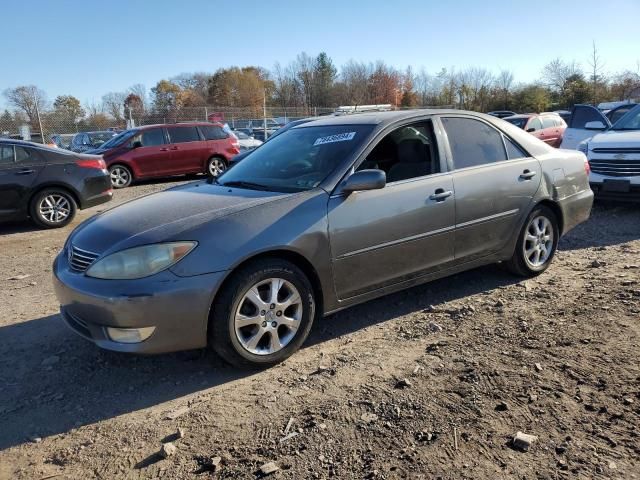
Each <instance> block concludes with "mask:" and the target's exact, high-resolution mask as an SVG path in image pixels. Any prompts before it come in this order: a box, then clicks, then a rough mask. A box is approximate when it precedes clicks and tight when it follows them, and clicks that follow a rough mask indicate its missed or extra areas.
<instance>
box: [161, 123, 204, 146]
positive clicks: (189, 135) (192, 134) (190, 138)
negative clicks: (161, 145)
mask: <svg viewBox="0 0 640 480" xmlns="http://www.w3.org/2000/svg"><path fill="white" fill-rule="evenodd" d="M169 138H170V139H171V143H186V142H199V141H200V135H199V134H198V129H197V128H196V127H173V128H169Z"/></svg>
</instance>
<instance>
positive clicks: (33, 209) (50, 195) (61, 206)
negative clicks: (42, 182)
mask: <svg viewBox="0 0 640 480" xmlns="http://www.w3.org/2000/svg"><path fill="white" fill-rule="evenodd" d="M77 209H78V206H77V205H76V201H75V199H74V198H73V196H72V195H71V194H70V193H69V192H67V191H66V190H62V189H58V188H47V189H45V190H43V191H41V192H40V193H38V194H37V195H36V196H35V197H33V199H32V200H31V204H30V206H29V213H30V215H31V219H32V220H33V221H34V222H35V223H37V224H38V225H39V226H41V227H45V228H60V227H64V226H65V225H67V224H68V223H69V222H70V221H71V220H73V217H75V215H76V210H77Z"/></svg>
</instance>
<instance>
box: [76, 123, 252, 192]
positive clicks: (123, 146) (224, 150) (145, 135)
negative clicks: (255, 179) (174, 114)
mask: <svg viewBox="0 0 640 480" xmlns="http://www.w3.org/2000/svg"><path fill="white" fill-rule="evenodd" d="M86 153H94V154H98V155H102V156H103V158H104V161H105V162H106V163H107V167H108V168H109V173H110V176H111V184H112V185H113V187H114V188H124V187H127V186H129V185H130V184H131V182H132V181H133V180H138V179H141V178H149V177H164V176H169V175H184V174H188V173H202V172H204V173H207V174H209V175H211V176H213V177H217V176H218V175H220V174H221V173H222V172H223V171H224V170H225V169H226V168H227V165H228V162H229V160H230V159H231V158H232V157H233V156H234V155H236V154H238V153H240V149H239V145H238V140H237V139H236V138H235V137H234V136H233V135H230V134H228V133H227V132H226V131H224V130H223V128H222V125H221V124H220V123H207V122H198V123H177V124H171V125H146V126H144V127H138V128H134V129H131V130H127V131H125V132H122V133H120V134H119V135H117V136H115V137H113V138H112V139H110V140H108V141H107V142H106V143H104V144H103V145H101V146H100V148H98V149H96V150H92V151H91V152H86Z"/></svg>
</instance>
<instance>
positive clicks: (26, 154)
mask: <svg viewBox="0 0 640 480" xmlns="http://www.w3.org/2000/svg"><path fill="white" fill-rule="evenodd" d="M15 149H16V163H21V162H28V161H31V160H35V159H34V158H33V156H32V155H31V152H30V151H29V150H27V149H26V148H23V147H17V146H16V147H15Z"/></svg>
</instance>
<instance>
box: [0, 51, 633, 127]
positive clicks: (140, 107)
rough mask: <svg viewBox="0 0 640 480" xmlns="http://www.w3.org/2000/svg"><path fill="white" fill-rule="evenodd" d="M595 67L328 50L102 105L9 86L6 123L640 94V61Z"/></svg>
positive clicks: (516, 106)
mask: <svg viewBox="0 0 640 480" xmlns="http://www.w3.org/2000/svg"><path fill="white" fill-rule="evenodd" d="M587 64H588V65H587V68H586V69H583V68H582V66H581V65H580V64H579V63H577V62H575V61H571V62H566V61H564V60H562V59H555V60H552V61H551V62H549V63H548V64H547V65H545V66H544V68H543V69H542V71H541V74H540V78H539V79H537V80H536V81H533V82H530V83H516V82H515V79H514V74H513V72H511V71H510V70H501V71H499V72H492V71H490V70H488V69H486V68H483V67H470V68H466V69H463V70H457V69H455V68H449V69H447V68H443V69H441V70H440V71H438V72H435V73H429V72H427V71H425V70H424V69H422V70H420V71H418V72H415V71H414V70H413V69H412V67H411V66H409V67H407V68H406V69H404V70H402V71H401V70H398V69H396V68H394V67H393V66H390V65H388V64H386V63H385V62H383V61H378V62H375V63H365V62H357V61H353V60H352V61H349V62H347V63H346V64H345V65H343V66H342V67H341V68H340V69H338V68H337V67H336V66H335V65H334V63H333V61H332V59H331V58H330V57H329V56H328V55H327V54H326V53H324V52H322V53H320V54H319V55H317V56H309V55H307V54H306V53H301V54H299V55H298V56H297V57H296V59H295V60H293V61H292V62H290V63H289V64H287V65H281V64H279V63H277V64H276V65H275V66H274V67H273V68H272V69H271V71H269V70H267V69H265V68H262V67H257V66H247V67H231V68H223V69H219V70H217V71H216V72H214V73H213V74H211V73H206V72H196V73H183V74H181V75H178V76H176V77H173V78H169V79H163V80H160V81H159V82H158V83H157V84H156V85H155V86H154V87H153V88H151V91H150V92H147V90H146V88H145V87H144V85H140V84H137V85H133V86H132V87H130V88H129V89H127V91H124V92H109V93H107V94H105V95H103V96H102V101H101V102H99V103H97V104H95V103H94V104H88V105H84V106H83V105H82V104H81V102H80V101H79V100H78V99H77V98H76V97H74V96H72V95H62V96H58V97H56V98H55V100H54V101H53V103H52V104H50V102H48V100H47V96H46V94H45V93H44V92H43V91H42V90H40V89H39V88H37V87H35V86H32V85H31V86H19V87H16V88H11V89H8V90H5V92H4V96H5V98H6V101H7V103H8V104H9V105H10V106H11V107H12V108H13V112H11V111H9V110H6V111H5V112H4V113H3V114H2V115H0V121H1V122H2V124H3V125H5V124H7V123H13V124H19V123H20V122H23V123H24V122H25V121H26V122H29V123H31V124H32V125H34V126H36V125H37V121H38V118H37V117H38V114H40V115H41V116H44V117H45V120H46V123H47V124H51V123H61V124H70V125H74V126H75V127H76V128H77V129H82V128H88V127H89V126H92V127H97V128H101V127H102V126H106V125H107V124H113V123H114V122H115V123H117V124H124V120H125V119H127V118H130V117H131V118H133V119H135V120H137V121H138V122H140V121H143V119H144V118H147V117H149V116H153V117H154V118H156V119H157V118H159V117H161V118H162V119H164V120H172V119H176V118H178V114H179V112H183V111H186V110H188V109H190V108H194V107H204V106H210V107H211V108H213V109H239V108H242V109H245V110H246V111H247V112H248V113H247V114H250V115H258V114H260V113H261V112H262V108H263V105H264V104H266V105H267V106H269V107H272V108H275V109H277V110H278V111H280V112H282V113H281V114H287V113H288V112H289V114H291V113H292V112H294V111H295V112H297V114H310V113H313V112H314V111H315V110H316V109H317V108H333V107H336V106H338V105H364V104H391V105H394V106H396V107H415V106H445V105H446V106H452V107H456V108H461V109H467V110H478V111H489V110H496V109H509V110H515V111H545V110H550V109H560V108H569V107H571V106H572V105H574V104H576V103H594V104H596V103H599V102H602V101H612V100H624V99H627V98H630V97H632V96H635V97H640V65H636V67H635V69H630V70H625V71H622V72H618V73H613V74H606V73H605V71H604V63H603V62H602V60H601V59H600V56H599V55H598V52H597V49H596V47H595V44H594V45H593V51H592V55H591V57H590V59H589V61H588V62H587Z"/></svg>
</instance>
